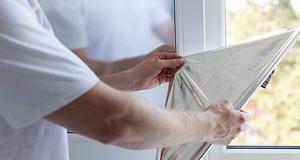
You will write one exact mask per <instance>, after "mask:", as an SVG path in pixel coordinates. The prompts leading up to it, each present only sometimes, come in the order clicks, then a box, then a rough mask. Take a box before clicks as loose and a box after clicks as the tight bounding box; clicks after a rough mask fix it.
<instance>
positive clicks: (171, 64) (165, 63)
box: [160, 59, 184, 69]
mask: <svg viewBox="0 0 300 160" xmlns="http://www.w3.org/2000/svg"><path fill="white" fill-rule="evenodd" d="M182 65H184V60H183V59H165V60H160V67H161V69H162V68H173V69H176V68H177V67H178V66H182Z"/></svg>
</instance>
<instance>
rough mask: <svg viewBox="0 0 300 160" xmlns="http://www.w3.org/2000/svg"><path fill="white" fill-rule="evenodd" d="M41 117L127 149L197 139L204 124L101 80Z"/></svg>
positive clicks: (166, 144) (185, 114)
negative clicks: (105, 83)
mask: <svg viewBox="0 0 300 160" xmlns="http://www.w3.org/2000/svg"><path fill="white" fill-rule="evenodd" d="M45 119H47V120H49V121H51V122H54V123H56V124H58V125H61V126H63V127H65V128H67V129H68V130H71V131H74V132H75V133H78V134H81V135H84V136H87V137H89V138H92V139H95V140H98V141H100V142H103V143H105V144H113V145H117V146H120V147H124V148H131V149H144V148H154V147H162V146H171V145H176V144H182V143H185V142H189V141H192V140H201V139H200V138H198V137H201V134H200V132H199V126H203V127H205V126H207V125H205V121H204V119H205V118H201V116H200V117H198V116H196V114H194V113H182V112H174V111H167V110H162V109H159V108H158V107H157V106H155V105H152V104H151V103H148V102H144V101H142V100H141V99H140V98H137V97H134V96H132V95H130V94H128V93H125V92H120V91H117V90H114V89H112V88H110V87H108V86H106V85H104V84H103V83H101V82H99V83H98V84H97V85H96V86H95V87H93V88H92V89H91V90H90V91H89V92H87V93H86V94H84V95H83V96H81V97H80V98H78V99H76V100H75V101H74V102H71V103H70V104H68V105H66V106H65V107H63V108H62V109H60V110H58V111H56V112H54V113H52V114H51V115H48V116H47V117H45ZM203 129H204V128H203ZM203 131H205V130H203ZM203 133H204V132H203ZM205 133H207V132H205ZM197 135H199V136H197ZM202 137H204V136H202Z"/></svg>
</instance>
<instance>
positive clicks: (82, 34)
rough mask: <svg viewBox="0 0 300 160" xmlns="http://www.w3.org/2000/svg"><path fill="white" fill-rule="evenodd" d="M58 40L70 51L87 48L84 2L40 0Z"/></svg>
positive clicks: (77, 0) (75, 0) (81, 0)
mask: <svg viewBox="0 0 300 160" xmlns="http://www.w3.org/2000/svg"><path fill="white" fill-rule="evenodd" d="M39 2H40V5H41V7H42V8H43V10H44V12H45V14H46V16H47V18H48V20H49V22H50V24H51V26H52V28H53V30H54V33H55V35H56V36H57V38H58V39H59V40H60V41H61V42H62V44H64V45H65V46H66V47H67V48H69V49H78V48H86V47H87V45H88V38H87V33H86V28H85V27H86V26H85V14H84V2H83V0H63V1H62V0H39Z"/></svg>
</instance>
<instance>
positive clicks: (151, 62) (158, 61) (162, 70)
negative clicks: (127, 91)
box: [132, 46, 184, 90]
mask: <svg viewBox="0 0 300 160" xmlns="http://www.w3.org/2000/svg"><path fill="white" fill-rule="evenodd" d="M183 65H184V60H183V59H182V57H181V56H180V55H178V54H176V53H175V47H174V46H162V47H159V48H158V49H156V50H154V51H153V53H152V54H151V55H149V57H147V58H146V59H145V60H144V61H143V62H141V63H140V64H138V65H137V66H136V67H134V68H133V69H132V72H133V73H134V74H133V75H134V77H133V79H135V82H134V83H135V85H136V89H137V90H143V89H149V88H153V87H156V86H159V85H161V84H162V83H166V82H169V81H170V80H171V79H172V77H173V76H174V74H175V73H176V72H177V71H178V70H179V69H180V68H181V67H182V66H183Z"/></svg>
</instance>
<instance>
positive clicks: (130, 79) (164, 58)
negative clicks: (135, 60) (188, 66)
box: [79, 46, 184, 91]
mask: <svg viewBox="0 0 300 160" xmlns="http://www.w3.org/2000/svg"><path fill="white" fill-rule="evenodd" d="M174 51H175V48H174V46H162V47H159V48H158V49H156V50H154V51H153V52H152V53H150V54H149V56H148V57H147V58H146V59H145V60H144V61H142V62H141V63H139V64H138V65H136V66H135V67H132V68H130V69H127V70H124V71H121V72H118V73H113V74H107V75H103V76H101V80H102V81H103V82H105V83H106V84H108V85H110V86H111V87H113V88H116V89H119V90H127V91H137V90H144V89H149V88H153V87H156V86H159V85H161V84H162V83H166V82H169V81H170V80H171V78H172V77H173V76H174V74H175V73H176V71H177V70H178V69H180V68H181V67H182V66H183V64H184V60H183V59H182V57H181V56H179V55H177V54H176V53H175V52H174ZM79 56H80V55H79ZM83 59H85V58H83ZM86 61H87V63H88V65H89V66H90V67H91V68H92V69H93V70H94V71H96V72H97V70H98V69H102V70H106V67H107V65H109V64H105V63H101V62H99V61H97V62H95V61H93V60H88V59H86ZM100 65H101V67H103V68H101V67H100ZM98 72H99V71H98Z"/></svg>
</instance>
